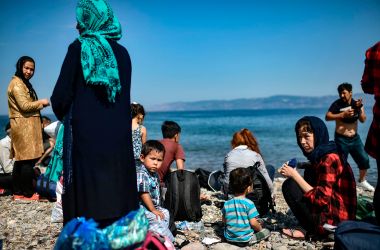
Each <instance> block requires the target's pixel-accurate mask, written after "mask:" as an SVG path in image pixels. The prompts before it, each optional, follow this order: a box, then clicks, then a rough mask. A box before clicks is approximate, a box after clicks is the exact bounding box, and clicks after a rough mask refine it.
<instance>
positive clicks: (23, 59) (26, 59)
mask: <svg viewBox="0 0 380 250" xmlns="http://www.w3.org/2000/svg"><path fill="white" fill-rule="evenodd" d="M26 62H32V63H33V64H34V65H36V63H35V62H34V60H33V58H31V57H30V56H22V57H20V58H19V59H18V61H17V63H16V73H15V76H17V77H19V78H20V79H21V80H22V81H23V82H24V84H25V85H26V87H27V88H28V90H29V95H30V97H32V98H33V99H34V100H38V97H37V93H36V91H35V90H34V88H33V86H32V84H31V83H30V82H29V80H28V79H26V78H25V77H24V74H23V73H22V67H23V66H24V64H25V63H26Z"/></svg>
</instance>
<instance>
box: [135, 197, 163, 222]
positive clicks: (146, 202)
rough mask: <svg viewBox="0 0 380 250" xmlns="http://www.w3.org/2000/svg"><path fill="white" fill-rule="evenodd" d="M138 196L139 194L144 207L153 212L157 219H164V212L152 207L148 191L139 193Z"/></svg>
mask: <svg viewBox="0 0 380 250" xmlns="http://www.w3.org/2000/svg"><path fill="white" fill-rule="evenodd" d="M139 196H140V199H141V200H142V202H143V203H144V205H145V207H146V208H147V209H148V210H149V211H150V212H152V213H153V214H155V215H156V217H157V219H159V218H160V219H161V220H163V219H164V217H165V216H164V214H163V213H162V212H161V211H159V210H157V209H156V208H155V207H154V205H153V202H152V199H151V198H150V194H149V193H139Z"/></svg>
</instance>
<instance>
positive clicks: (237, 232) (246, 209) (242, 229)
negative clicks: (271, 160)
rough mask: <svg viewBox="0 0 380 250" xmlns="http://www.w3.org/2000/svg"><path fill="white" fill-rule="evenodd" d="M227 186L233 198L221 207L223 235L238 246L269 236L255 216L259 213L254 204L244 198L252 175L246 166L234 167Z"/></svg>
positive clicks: (268, 232)
mask: <svg viewBox="0 0 380 250" xmlns="http://www.w3.org/2000/svg"><path fill="white" fill-rule="evenodd" d="M229 188H230V190H231V191H232V193H233V194H234V198H232V199H230V200H228V201H226V202H225V203H224V207H223V209H222V213H223V222H224V223H225V230H224V237H225V238H226V240H227V241H228V242H230V243H233V244H236V245H238V246H246V245H252V244H255V243H257V242H259V241H261V240H264V239H266V238H268V237H269V236H270V231H269V230H268V229H266V228H264V229H263V228H262V226H261V224H260V223H259V221H258V220H257V219H256V217H258V216H259V213H258V212H257V210H256V206H255V204H254V203H253V202H252V201H251V200H249V199H247V198H245V195H246V194H247V193H249V192H250V191H252V176H251V172H250V171H249V170H248V169H247V168H236V169H234V170H233V171H231V173H230V182H229Z"/></svg>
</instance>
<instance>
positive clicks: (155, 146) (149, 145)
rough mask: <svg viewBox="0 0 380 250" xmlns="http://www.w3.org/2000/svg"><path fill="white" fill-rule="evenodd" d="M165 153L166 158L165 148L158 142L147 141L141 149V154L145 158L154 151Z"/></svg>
mask: <svg viewBox="0 0 380 250" xmlns="http://www.w3.org/2000/svg"><path fill="white" fill-rule="evenodd" d="M153 150H154V151H157V152H163V153H164V156H165V147H164V145H162V143H161V142H159V141H157V140H147V141H146V142H145V143H144V145H143V146H142V149H141V154H142V155H143V156H144V157H145V156H147V155H148V154H149V153H150V152H152V151H153Z"/></svg>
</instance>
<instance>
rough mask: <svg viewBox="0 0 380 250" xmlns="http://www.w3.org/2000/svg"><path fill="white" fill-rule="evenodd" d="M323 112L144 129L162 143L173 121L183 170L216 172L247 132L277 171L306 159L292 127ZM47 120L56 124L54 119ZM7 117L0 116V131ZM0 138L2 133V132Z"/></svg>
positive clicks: (156, 121) (372, 178)
mask: <svg viewBox="0 0 380 250" xmlns="http://www.w3.org/2000/svg"><path fill="white" fill-rule="evenodd" d="M325 112H326V109H296V110H294V109H293V110H228V111H186V112H185V111H183V112H182V111H181V112H148V113H147V115H146V118H145V126H146V128H147V131H148V139H161V138H162V135H161V124H162V122H163V121H164V120H173V121H176V122H177V123H178V124H179V125H180V126H181V127H182V133H181V141H180V143H181V144H182V145H183V147H184V149H185V153H186V163H185V164H186V165H185V166H186V168H189V169H196V168H199V167H201V168H204V169H208V170H217V169H221V168H222V164H223V160H224V156H225V155H226V154H227V153H228V152H229V151H230V150H231V146H230V141H231V138H232V135H233V133H234V132H236V131H238V130H240V129H242V128H248V129H249V130H251V131H253V133H254V135H255V136H256V138H257V139H258V142H259V145H260V149H261V152H262V154H263V158H264V161H265V162H266V163H267V164H272V165H274V166H275V167H276V168H277V167H279V166H281V165H282V163H283V162H285V161H287V160H289V159H291V158H293V157H296V158H299V159H300V160H303V159H305V158H304V156H303V155H302V152H301V150H300V149H299V148H298V146H297V143H296V137H295V132H294V125H295V123H296V121H297V120H298V119H299V118H301V117H302V116H305V115H314V116H317V117H320V118H321V119H324V115H325ZM366 112H367V121H366V122H365V123H364V124H359V135H360V136H361V138H362V140H363V141H365V139H366V137H367V131H368V128H369V126H370V122H371V121H372V111H371V110H370V109H368V110H366ZM50 117H52V118H53V120H55V118H54V115H50ZM7 120H8V117H7V116H0V123H1V124H0V125H1V127H2V128H3V127H4V126H5V123H6V122H7ZM326 125H327V127H328V129H329V134H330V138H333V135H334V127H335V123H334V122H326ZM0 134H1V137H3V136H4V130H3V129H2V130H1V133H0ZM370 161H371V162H370V164H371V168H370V169H369V171H368V180H369V182H370V183H372V184H375V183H376V181H377V180H376V176H377V169H376V164H375V161H374V160H373V159H372V158H371V159H370ZM349 162H350V164H351V166H352V169H353V171H354V174H355V176H356V177H358V168H357V166H356V164H355V163H354V162H353V160H352V158H351V157H350V158H349Z"/></svg>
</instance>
